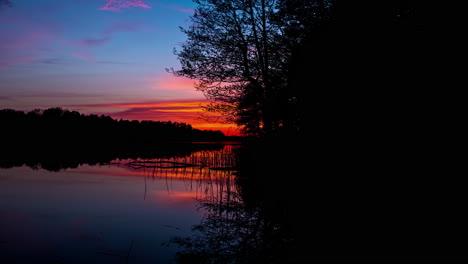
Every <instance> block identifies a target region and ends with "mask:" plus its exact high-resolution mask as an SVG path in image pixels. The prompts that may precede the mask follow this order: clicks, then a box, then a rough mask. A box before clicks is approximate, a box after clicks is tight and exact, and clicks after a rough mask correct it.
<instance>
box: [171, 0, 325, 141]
mask: <svg viewBox="0 0 468 264" xmlns="http://www.w3.org/2000/svg"><path fill="white" fill-rule="evenodd" d="M195 2H196V3H197V4H198V7H197V9H196V11H195V14H194V15H193V16H192V17H191V21H192V26H190V27H189V28H188V29H183V28H182V32H184V33H185V34H186V35H187V38H188V39H187V41H186V42H185V44H183V45H182V49H181V50H180V51H175V54H176V55H177V56H178V58H179V60H180V62H181V64H182V69H181V70H177V71H175V70H172V72H173V73H174V74H175V75H178V76H186V77H189V78H192V79H196V80H198V84H197V87H196V88H197V89H198V90H201V91H203V92H204V94H205V95H206V96H207V97H208V98H209V99H212V100H213V103H212V104H211V105H209V106H208V107H207V108H208V110H212V111H217V112H221V113H222V114H223V115H224V116H225V117H226V118H227V119H228V120H229V121H235V122H237V123H238V124H239V125H241V126H243V127H244V129H245V130H246V132H248V133H251V134H264V133H271V132H273V131H275V130H277V129H278V128H279V127H281V126H284V120H281V119H282V118H281V113H280V112H281V111H280V109H279V108H280V107H279V106H280V102H281V101H286V102H287V101H288V98H284V96H283V94H282V93H283V91H284V89H285V87H286V84H287V79H286V76H287V69H288V67H287V66H288V62H289V59H290V57H291V53H292V49H293V48H294V46H297V43H298V42H299V41H300V40H301V38H302V37H303V36H304V35H305V34H304V32H305V31H306V30H307V27H309V26H310V25H312V24H313V22H314V21H315V20H316V19H321V18H322V17H323V16H324V14H325V13H326V10H327V9H328V8H329V3H328V1H312V0H309V1H305V2H304V1H301V5H302V6H301V7H300V8H302V9H303V10H307V11H306V12H302V13H296V12H295V11H297V9H299V2H298V1H285V2H288V4H285V3H284V2H283V1H278V0H245V1H244V0H235V1H210V0H197V1H195ZM280 11H281V12H280ZM293 14H294V15H293Z"/></svg>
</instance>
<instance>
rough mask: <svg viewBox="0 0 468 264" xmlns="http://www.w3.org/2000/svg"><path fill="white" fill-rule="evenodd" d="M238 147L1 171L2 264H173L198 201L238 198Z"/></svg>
mask: <svg viewBox="0 0 468 264" xmlns="http://www.w3.org/2000/svg"><path fill="white" fill-rule="evenodd" d="M237 147H238V146H236V145H223V146H221V147H219V148H217V149H216V150H197V151H194V152H192V153H191V154H186V155H182V156H178V157H165V158H157V159H149V158H145V159H115V160H113V161H112V162H111V163H109V164H97V165H89V164H81V165H78V166H77V167H76V168H65V169H60V170H58V171H50V170H46V169H43V168H41V166H40V165H39V166H38V165H36V166H32V167H33V168H31V167H28V166H26V165H22V166H18V167H11V168H0V223H1V224H0V263H174V262H175V254H176V252H178V251H179V250H180V249H179V248H178V246H177V245H176V244H174V243H169V242H170V241H171V240H172V239H173V238H174V237H187V236H190V235H191V232H192V231H191V229H192V227H193V226H194V225H198V224H200V222H201V221H202V220H203V218H204V217H205V215H206V210H205V209H203V208H202V207H201V206H200V204H201V201H203V202H206V201H219V200H220V199H221V200H222V199H223V198H222V197H223V195H225V194H226V193H230V192H235V188H236V187H235V184H233V183H232V181H233V177H234V173H233V171H232V170H231V169H232V167H233V166H234V164H233V162H234V161H233V155H232V151H233V150H234V149H236V148H237ZM135 161H138V162H136V163H135ZM148 161H150V162H148ZM166 161H167V162H166ZM194 165H196V166H194ZM174 167H177V168H174Z"/></svg>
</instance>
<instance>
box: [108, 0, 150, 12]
mask: <svg viewBox="0 0 468 264" xmlns="http://www.w3.org/2000/svg"><path fill="white" fill-rule="evenodd" d="M106 1H107V3H106V4H105V5H104V6H103V7H101V8H99V10H105V11H112V12H120V11H121V9H123V8H132V7H141V8H151V7H150V6H149V5H147V4H146V3H145V0H106Z"/></svg>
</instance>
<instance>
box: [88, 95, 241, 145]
mask: <svg viewBox="0 0 468 264" xmlns="http://www.w3.org/2000/svg"><path fill="white" fill-rule="evenodd" d="M207 103H208V101H206V100H200V99H195V100H170V101H169V100H167V101H154V102H141V103H140V102H138V103H110V104H99V105H87V106H86V107H93V108H94V107H102V108H113V109H117V110H118V109H121V111H116V112H113V113H104V114H106V115H110V116H111V117H113V118H116V119H120V118H122V119H125V120H138V121H143V120H151V121H171V122H180V123H186V124H190V125H192V127H193V128H196V129H200V130H220V131H221V132H223V133H224V134H225V135H226V136H239V135H240V131H239V129H238V127H237V126H236V125H235V124H226V123H216V122H209V121H207V120H205V119H203V118H201V115H202V114H203V115H205V116H208V117H210V116H211V117H214V116H215V114H212V113H208V112H206V111H204V109H203V106H204V105H206V104H207Z"/></svg>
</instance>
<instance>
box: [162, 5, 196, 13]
mask: <svg viewBox="0 0 468 264" xmlns="http://www.w3.org/2000/svg"><path fill="white" fill-rule="evenodd" d="M167 8H169V9H172V10H175V11H179V12H182V13H186V14H190V15H193V14H194V13H195V10H193V9H189V8H181V7H179V6H177V5H168V6H167Z"/></svg>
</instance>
